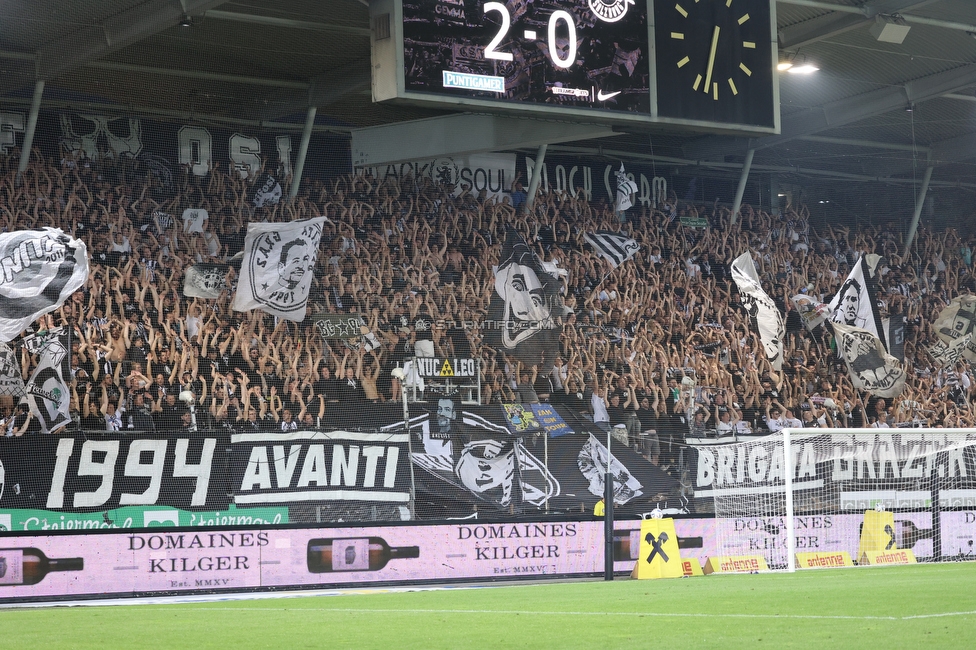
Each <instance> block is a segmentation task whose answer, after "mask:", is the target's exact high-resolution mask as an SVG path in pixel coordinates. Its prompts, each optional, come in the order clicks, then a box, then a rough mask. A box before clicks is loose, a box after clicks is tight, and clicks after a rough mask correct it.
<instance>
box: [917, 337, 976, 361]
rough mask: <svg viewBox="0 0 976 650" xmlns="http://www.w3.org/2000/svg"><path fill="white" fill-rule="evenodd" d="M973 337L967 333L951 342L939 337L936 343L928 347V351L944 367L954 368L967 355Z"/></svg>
mask: <svg viewBox="0 0 976 650" xmlns="http://www.w3.org/2000/svg"><path fill="white" fill-rule="evenodd" d="M972 337H973V335H972V334H967V335H965V336H963V337H960V338H958V339H955V340H954V341H950V342H949V343H946V342H945V341H943V340H942V339H939V340H937V341H936V342H935V345H933V346H931V347H929V348H928V352H929V354H930V355H932V358H933V359H935V362H936V363H937V364H939V365H940V366H942V367H944V368H952V367H953V366H954V365H956V362H957V361H959V360H960V359H961V358H962V357H963V356H964V355H965V353H966V348H967V346H968V345H969V342H970V340H971V339H972Z"/></svg>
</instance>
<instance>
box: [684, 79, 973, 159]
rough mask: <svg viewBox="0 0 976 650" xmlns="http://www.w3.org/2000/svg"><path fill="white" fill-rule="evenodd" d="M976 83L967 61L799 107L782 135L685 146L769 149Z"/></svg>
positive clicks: (711, 151) (708, 152)
mask: <svg viewBox="0 0 976 650" xmlns="http://www.w3.org/2000/svg"><path fill="white" fill-rule="evenodd" d="M973 84H976V65H964V66H961V67H958V68H954V69H952V70H947V71H945V72H939V73H937V74H933V75H929V76H927V77H922V78H920V79H916V80H914V81H909V82H907V83H905V84H904V85H902V86H888V87H885V88H880V89H878V90H873V91H871V92H868V93H864V94H861V95H855V96H854V97H848V98H847V99H841V100H839V101H836V102H830V103H828V104H824V105H823V106H815V107H813V108H808V109H805V110H802V111H798V112H796V113H793V114H791V115H788V116H786V117H784V118H783V120H782V125H783V126H782V130H781V131H782V132H781V133H780V135H772V136H768V137H764V138H729V137H723V136H716V137H709V138H703V139H701V140H698V141H696V142H693V143H691V145H689V146H688V147H685V155H686V156H688V157H689V158H696V159H711V160H715V159H720V158H724V157H725V156H726V155H731V154H740V155H741V154H742V153H744V152H745V151H747V150H749V149H767V148H769V147H774V146H776V145H778V144H783V143H784V142H789V141H790V140H794V139H796V138H799V137H801V136H805V135H815V134H817V133H820V132H822V131H826V130H827V129H832V128H836V127H839V126H844V125H847V124H852V123H854V122H858V121H860V120H864V119H867V118H869V117H874V116H875V115H883V114H885V113H888V112H890V111H894V110H898V109H903V108H907V107H910V106H911V105H912V104H915V103H918V102H923V101H926V100H929V99H934V98H936V97H941V96H942V95H945V94H947V93H952V92H955V91H957V90H960V89H962V88H966V87H968V86H972V85H973Z"/></svg>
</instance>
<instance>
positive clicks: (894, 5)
mask: <svg viewBox="0 0 976 650" xmlns="http://www.w3.org/2000/svg"><path fill="white" fill-rule="evenodd" d="M936 1H937V0H927V1H926V2H918V1H917V0H876V1H875V2H869V3H866V4H864V5H862V6H853V5H839V4H835V3H833V2H822V1H821V0H777V2H779V3H781V4H789V5H797V6H800V7H811V8H814V9H826V10H828V11H834V12H843V13H847V14H851V15H852V16H853V17H854V19H855V20H857V21H858V22H864V21H870V20H873V19H874V17H875V16H877V15H879V14H886V15H887V14H898V16H900V17H901V18H904V19H905V22H907V23H914V24H916V25H927V26H929V27H941V28H942V29H954V30H957V31H963V32H973V31H976V25H972V24H969V23H957V22H955V21H951V20H940V19H938V18H926V17H925V16H915V15H912V14H905V13H901V12H902V11H905V10H908V9H917V8H919V7H921V6H924V5H927V4H931V3H932V2H936ZM856 26H857V25H856V24H855V25H853V27H856ZM846 29H850V27H846V28H844V29H842V31H846ZM828 35H829V34H828ZM825 36H826V35H824V36H820V38H824V37H825ZM792 38H793V39H794V40H797V39H798V38H802V37H801V36H799V35H793V36H792ZM817 40H819V39H817ZM807 42H812V41H807ZM802 44H803V43H795V44H794V45H792V46H790V47H797V46H798V45H802ZM780 47H783V48H784V49H785V48H786V47H787V46H786V45H783V44H782V42H781V43H780Z"/></svg>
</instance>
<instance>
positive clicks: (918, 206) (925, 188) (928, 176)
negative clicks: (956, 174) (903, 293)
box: [901, 165, 934, 259]
mask: <svg viewBox="0 0 976 650" xmlns="http://www.w3.org/2000/svg"><path fill="white" fill-rule="evenodd" d="M933 169H934V167H932V166H931V165H930V166H929V167H928V168H927V169H926V170H925V177H924V178H922V191H921V192H919V193H918V201H917V202H916V203H915V213H914V214H913V215H912V225H911V226H909V227H908V236H907V237H905V248H904V249H903V250H902V252H901V257H902V259H905V258H906V257H908V251H910V250H911V248H912V242H913V241H914V240H915V233H916V232H918V220H919V218H920V217H921V216H922V208H923V207H924V206H925V195H926V194H928V193H929V183H930V182H931V181H932V170H933Z"/></svg>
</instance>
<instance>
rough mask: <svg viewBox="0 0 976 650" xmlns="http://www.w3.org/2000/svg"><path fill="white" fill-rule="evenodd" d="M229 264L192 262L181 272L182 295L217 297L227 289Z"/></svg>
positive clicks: (188, 296)
mask: <svg viewBox="0 0 976 650" xmlns="http://www.w3.org/2000/svg"><path fill="white" fill-rule="evenodd" d="M229 271H230V264H208V263H200V264H193V265H192V266H189V267H187V269H186V272H184V273H183V295H184V296H186V297H187V298H219V297H220V294H221V293H223V292H224V291H225V290H226V289H227V273H228V272H229Z"/></svg>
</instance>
